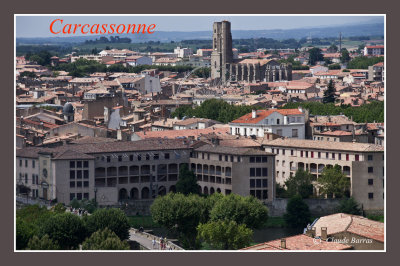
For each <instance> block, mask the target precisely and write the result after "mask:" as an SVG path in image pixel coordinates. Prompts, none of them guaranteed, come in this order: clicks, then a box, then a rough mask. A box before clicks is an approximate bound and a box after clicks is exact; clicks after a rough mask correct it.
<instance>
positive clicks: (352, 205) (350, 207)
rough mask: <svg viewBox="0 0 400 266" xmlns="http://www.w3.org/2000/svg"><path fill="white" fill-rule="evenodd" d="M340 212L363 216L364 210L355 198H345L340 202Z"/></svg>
mask: <svg viewBox="0 0 400 266" xmlns="http://www.w3.org/2000/svg"><path fill="white" fill-rule="evenodd" d="M337 211H338V212H343V213H347V214H354V215H361V214H362V210H361V208H360V205H359V204H358V202H357V201H356V200H355V199H354V198H353V197H351V198H344V199H342V200H341V201H340V205H339V207H338V210H337Z"/></svg>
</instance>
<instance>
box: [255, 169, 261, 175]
mask: <svg viewBox="0 0 400 266" xmlns="http://www.w3.org/2000/svg"><path fill="white" fill-rule="evenodd" d="M256 176H261V168H256Z"/></svg>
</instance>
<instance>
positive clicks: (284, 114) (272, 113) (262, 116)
mask: <svg viewBox="0 0 400 266" xmlns="http://www.w3.org/2000/svg"><path fill="white" fill-rule="evenodd" d="M305 119H306V118H305V110H303V109H269V110H253V111H252V112H251V113H250V114H246V115H244V116H242V117H240V118H238V119H235V120H233V121H232V122H230V123H229V126H230V130H231V131H230V132H231V134H232V135H240V136H252V135H254V136H256V137H261V138H262V137H264V135H265V133H274V134H277V135H279V136H282V137H289V138H299V139H304V138H305Z"/></svg>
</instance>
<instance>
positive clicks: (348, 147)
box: [265, 138, 384, 152]
mask: <svg viewBox="0 0 400 266" xmlns="http://www.w3.org/2000/svg"><path fill="white" fill-rule="evenodd" d="M265 145H266V146H272V147H274V146H279V147H293V148H303V149H313V150H314V149H316V150H338V151H353V152H383V151H384V147H383V146H380V145H375V144H369V143H353V142H341V143H340V145H338V143H336V142H334V141H320V140H308V139H294V138H278V139H275V140H271V141H269V142H267V143H265Z"/></svg>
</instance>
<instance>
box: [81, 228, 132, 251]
mask: <svg viewBox="0 0 400 266" xmlns="http://www.w3.org/2000/svg"><path fill="white" fill-rule="evenodd" d="M82 249H83V250H129V244H128V242H127V241H126V240H121V239H120V238H119V237H118V236H117V235H116V234H115V233H114V232H113V231H111V230H110V229H108V228H105V229H102V230H98V231H96V232H94V233H93V234H92V235H91V236H90V237H89V238H87V239H86V240H85V241H84V242H83V243H82Z"/></svg>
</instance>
